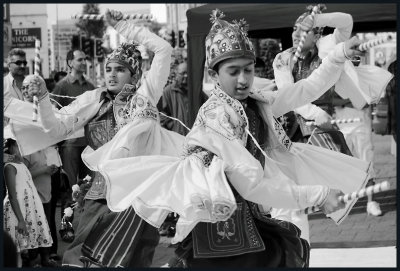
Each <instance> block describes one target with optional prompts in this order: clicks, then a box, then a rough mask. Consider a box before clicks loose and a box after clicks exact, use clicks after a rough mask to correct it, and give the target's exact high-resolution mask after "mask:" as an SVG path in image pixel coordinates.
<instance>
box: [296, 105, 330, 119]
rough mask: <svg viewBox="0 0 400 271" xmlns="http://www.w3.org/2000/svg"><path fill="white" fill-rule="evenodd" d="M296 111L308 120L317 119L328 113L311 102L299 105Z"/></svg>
mask: <svg viewBox="0 0 400 271" xmlns="http://www.w3.org/2000/svg"><path fill="white" fill-rule="evenodd" d="M294 112H296V113H297V114H299V115H301V116H302V117H303V118H305V119H306V120H315V119H317V118H318V116H320V115H326V114H328V113H326V112H325V111H324V110H323V109H321V108H320V107H318V106H316V105H315V104H311V103H309V104H306V105H303V106H300V107H297V108H296V109H295V110H294Z"/></svg>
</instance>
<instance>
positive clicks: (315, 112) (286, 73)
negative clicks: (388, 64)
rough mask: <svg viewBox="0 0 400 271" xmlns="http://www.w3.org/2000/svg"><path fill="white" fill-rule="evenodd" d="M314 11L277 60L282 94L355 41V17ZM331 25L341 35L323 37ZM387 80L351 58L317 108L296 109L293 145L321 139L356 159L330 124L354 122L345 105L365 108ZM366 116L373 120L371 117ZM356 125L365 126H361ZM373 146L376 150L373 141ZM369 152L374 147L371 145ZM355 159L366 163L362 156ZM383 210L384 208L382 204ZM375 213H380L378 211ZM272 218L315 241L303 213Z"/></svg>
mask: <svg viewBox="0 0 400 271" xmlns="http://www.w3.org/2000/svg"><path fill="white" fill-rule="evenodd" d="M312 8H313V7H312V6H309V7H307V11H306V12H305V13H303V14H302V15H300V16H299V18H298V19H297V20H296V22H295V24H294V28H293V33H292V39H293V47H292V48H289V49H287V50H286V51H284V52H282V53H280V54H278V55H277V56H276V58H275V60H274V63H273V67H274V74H275V82H276V84H277V86H278V90H279V89H282V88H285V87H287V86H290V85H293V84H294V83H295V82H297V81H299V80H301V79H304V78H307V77H308V76H309V75H310V74H311V73H312V72H313V71H314V70H315V69H317V68H318V67H319V65H321V63H322V61H323V59H324V57H326V55H327V54H328V52H329V51H330V50H331V49H332V48H333V47H334V46H335V45H336V44H338V43H340V42H343V41H345V40H348V39H349V38H350V35H351V31H352V28H353V19H352V17H351V15H350V14H346V13H341V12H333V13H325V14H322V13H317V14H315V16H314V19H313V18H312V16H311V15H310V13H311V11H312ZM324 8H325V6H324V5H320V12H321V11H322V10H323V9H324ZM325 26H329V27H333V28H335V30H334V32H333V34H330V35H327V36H324V37H322V32H323V29H324V27H325ZM304 31H305V32H307V31H308V33H307V35H306V38H305V41H304V43H303V46H302V47H301V51H300V57H299V58H298V61H297V62H296V63H295V62H294V61H293V59H294V56H295V54H296V50H297V47H298V46H299V42H300V39H301V35H302V33H303V32H304ZM355 74H356V75H355ZM387 76H388V74H387V73H386V72H385V71H384V70H383V69H379V68H377V67H371V66H363V67H359V68H357V72H356V71H355V68H354V66H353V64H352V63H351V61H350V60H349V59H347V61H346V62H345V64H344V71H343V74H342V75H341V77H340V78H339V80H338V82H336V84H335V86H334V87H332V88H330V89H329V90H328V91H327V92H326V93H325V94H324V95H322V96H321V97H319V98H318V99H316V100H315V101H313V103H312V104H311V103H310V104H307V105H304V106H302V107H299V108H296V109H295V110H294V111H295V114H294V115H293V113H288V114H287V115H286V116H285V117H286V118H287V119H288V120H289V124H288V125H287V129H286V131H287V132H288V133H289V134H290V135H291V139H292V140H293V141H297V142H314V139H315V138H320V139H321V140H320V141H323V142H327V143H326V145H324V146H325V147H326V148H329V149H332V150H336V151H340V152H342V153H345V154H348V155H352V153H353V155H354V154H355V150H354V148H351V149H350V148H349V146H354V145H353V144H349V146H348V145H347V143H346V138H345V137H344V135H343V133H342V132H341V131H340V130H339V127H338V126H337V125H331V124H330V121H331V119H332V116H336V117H338V118H350V116H347V117H345V116H344V114H339V115H338V113H339V111H340V112H342V111H343V110H347V109H343V107H344V106H346V107H349V106H350V107H353V106H354V107H361V108H362V107H363V106H364V105H365V104H366V102H365V100H364V99H363V98H362V97H365V96H369V97H371V95H372V94H374V93H375V92H380V91H382V90H383V89H384V85H385V80H386V79H385V78H387ZM359 78H362V79H363V82H361V83H358V82H359ZM386 83H387V82H386ZM371 89H373V90H374V92H372V93H370V90H371ZM335 91H336V92H335ZM338 93H339V94H340V95H341V96H343V97H346V98H347V97H350V99H346V100H343V99H342V98H341V96H339V95H338ZM361 93H363V94H361ZM366 93H368V95H366ZM371 98H372V97H371ZM349 110H350V109H349ZM351 110H355V109H351ZM364 116H365V117H367V115H364ZM364 116H363V114H361V117H363V118H364ZM353 117H355V116H353ZM357 117H360V115H359V114H358V115H357ZM307 120H314V121H315V123H316V125H313V126H308V125H306V121H307ZM367 120H368V118H366V119H365V121H366V123H368V121H367ZM346 125H347V124H346ZM352 125H353V124H350V126H352ZM354 125H360V123H356V124H354ZM311 135H312V136H311ZM364 141H365V140H364ZM369 146H371V147H372V144H371V142H370V144H369ZM365 148H368V144H367V145H366V146H365ZM355 156H356V157H357V158H360V159H363V157H362V156H357V155H355ZM364 160H365V161H366V162H368V163H370V162H372V159H364ZM371 184H373V183H371ZM371 197H372V196H371ZM371 197H370V201H371ZM375 203H376V202H375ZM372 205H373V206H372ZM376 205H377V204H374V203H373V202H371V203H370V204H369V205H368V206H369V208H368V210H370V211H369V212H372V211H375V210H372V209H371V207H376ZM377 207H378V208H379V205H378V206H377ZM375 209H376V208H375ZM375 214H377V213H376V212H375ZM272 215H273V216H275V217H277V218H279V219H283V220H288V221H296V222H295V223H296V225H298V226H299V227H300V228H301V230H302V237H303V238H305V239H307V240H309V228H308V222H307V217H306V216H304V215H303V216H302V217H299V216H298V213H297V212H293V211H289V210H273V211H272Z"/></svg>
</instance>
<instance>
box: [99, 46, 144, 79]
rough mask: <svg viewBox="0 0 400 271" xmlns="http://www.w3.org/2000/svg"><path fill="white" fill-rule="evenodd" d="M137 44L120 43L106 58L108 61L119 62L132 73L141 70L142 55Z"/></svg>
mask: <svg viewBox="0 0 400 271" xmlns="http://www.w3.org/2000/svg"><path fill="white" fill-rule="evenodd" d="M138 48H139V45H138V44H136V43H126V42H124V43H122V44H121V45H120V46H119V47H118V48H117V49H115V50H114V51H113V52H112V53H111V55H110V56H109V57H108V58H107V62H106V65H107V64H108V63H119V64H121V65H123V66H125V67H126V68H128V69H129V70H130V71H131V73H132V74H137V73H140V74H141V72H142V69H141V67H142V56H141V54H140V51H139V49H138Z"/></svg>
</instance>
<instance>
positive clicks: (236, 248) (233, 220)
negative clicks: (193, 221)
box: [192, 200, 265, 258]
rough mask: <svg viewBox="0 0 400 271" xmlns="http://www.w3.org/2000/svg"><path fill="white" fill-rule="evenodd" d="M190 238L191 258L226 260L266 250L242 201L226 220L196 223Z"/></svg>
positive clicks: (248, 210)
mask: <svg viewBox="0 0 400 271" xmlns="http://www.w3.org/2000/svg"><path fill="white" fill-rule="evenodd" d="M192 238H193V257H194V258H216V257H229V256H235V255H241V254H245V253H253V252H258V251H263V250H265V245H264V242H263V241H262V239H261V236H260V234H259V233H258V231H257V229H256V226H255V224H254V221H253V219H252V217H251V213H250V209H249V207H248V205H247V203H246V202H245V201H244V200H242V201H241V202H238V203H237V210H236V211H235V212H234V213H233V215H232V216H231V217H230V218H229V219H228V220H227V221H219V222H217V223H203V222H202V223H198V224H197V225H196V227H195V228H194V229H193V231H192Z"/></svg>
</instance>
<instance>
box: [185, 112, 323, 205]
mask: <svg viewBox="0 0 400 271" xmlns="http://www.w3.org/2000/svg"><path fill="white" fill-rule="evenodd" d="M210 111H211V110H210ZM227 111H228V112H229V110H226V108H224V106H217V107H216V108H214V109H213V110H212V112H208V114H209V116H210V118H208V119H206V121H205V123H204V125H201V126H196V127H194V128H193V129H192V131H191V132H190V133H189V135H188V136H187V143H188V144H189V145H196V146H200V147H202V148H204V149H206V150H208V151H210V152H212V153H214V154H215V155H217V156H218V157H220V158H221V159H222V160H223V161H224V163H225V164H226V167H225V173H226V175H227V177H228V180H229V182H230V183H231V184H232V185H233V186H234V187H235V189H236V190H237V191H238V192H239V193H240V195H241V196H242V197H243V198H245V199H246V200H249V201H252V202H255V203H259V204H263V205H268V206H273V207H276V208H288V209H302V208H306V207H309V206H313V205H319V203H321V202H322V201H323V200H324V198H325V197H326V195H327V191H328V188H327V187H325V186H299V185H296V184H294V181H292V180H290V179H289V178H288V177H287V176H286V175H285V174H284V173H282V172H281V171H280V169H279V168H278V167H277V166H276V164H275V162H274V161H273V160H271V159H270V158H266V159H267V160H268V161H267V162H266V163H265V167H266V168H265V169H263V168H262V166H261V164H260V162H259V161H258V160H257V159H255V158H254V157H253V156H252V155H251V154H250V153H249V152H248V151H247V149H246V148H245V147H244V146H243V143H242V141H240V140H239V139H237V135H236V134H235V131H236V129H234V126H235V121H232V122H230V120H231V119H233V120H234V119H235V116H234V115H231V114H228V112H227ZM213 116H215V118H213Z"/></svg>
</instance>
